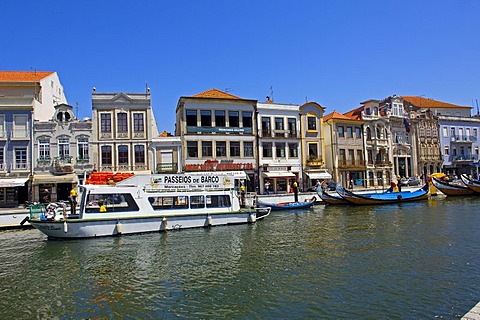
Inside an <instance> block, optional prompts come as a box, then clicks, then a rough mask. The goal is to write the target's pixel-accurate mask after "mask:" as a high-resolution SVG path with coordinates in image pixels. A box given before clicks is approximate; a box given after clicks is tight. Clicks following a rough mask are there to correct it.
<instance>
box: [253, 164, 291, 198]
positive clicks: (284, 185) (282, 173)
mask: <svg viewBox="0 0 480 320" xmlns="http://www.w3.org/2000/svg"><path fill="white" fill-rule="evenodd" d="M272 169H273V170H272ZM283 169H284V170H275V169H274V167H268V168H267V170H268V171H263V172H262V175H261V176H262V179H261V186H260V191H261V193H262V194H269V193H287V192H290V187H291V185H292V184H293V182H294V181H295V180H296V177H297V176H296V174H295V173H293V172H291V171H287V170H286V169H287V168H283Z"/></svg>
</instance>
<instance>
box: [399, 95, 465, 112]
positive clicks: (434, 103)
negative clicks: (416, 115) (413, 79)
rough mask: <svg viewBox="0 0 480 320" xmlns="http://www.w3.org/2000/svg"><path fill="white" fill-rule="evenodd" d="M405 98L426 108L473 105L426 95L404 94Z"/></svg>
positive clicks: (403, 97) (415, 104)
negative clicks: (445, 100) (430, 97)
mask: <svg viewBox="0 0 480 320" xmlns="http://www.w3.org/2000/svg"><path fill="white" fill-rule="evenodd" d="M401 98H402V99H403V100H406V101H408V102H410V103H411V104H413V105H414V106H416V107H419V108H424V109H433V108H457V109H458V108H469V109H472V107H468V106H459V105H456V104H452V103H447V102H442V101H438V100H433V99H429V98H424V97H418V96H402V97H401Z"/></svg>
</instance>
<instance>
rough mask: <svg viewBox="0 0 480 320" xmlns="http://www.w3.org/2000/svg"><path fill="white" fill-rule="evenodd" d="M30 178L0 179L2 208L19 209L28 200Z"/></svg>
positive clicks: (0, 204) (0, 203)
mask: <svg viewBox="0 0 480 320" xmlns="http://www.w3.org/2000/svg"><path fill="white" fill-rule="evenodd" d="M27 181H28V177H25V178H3V179H0V207H17V206H19V205H21V204H24V203H25V201H27V200H28V183H27Z"/></svg>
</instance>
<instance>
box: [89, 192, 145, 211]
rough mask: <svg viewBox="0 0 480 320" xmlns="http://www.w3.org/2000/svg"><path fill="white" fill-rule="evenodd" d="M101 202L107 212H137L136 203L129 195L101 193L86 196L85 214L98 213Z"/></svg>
mask: <svg viewBox="0 0 480 320" xmlns="http://www.w3.org/2000/svg"><path fill="white" fill-rule="evenodd" d="M100 200H101V201H103V204H104V205H105V207H106V208H107V212H102V213H104V214H108V213H109V212H123V211H139V210H140V209H139V208H138V205H137V203H136V202H135V200H134V199H133V197H132V195H131V194H130V193H110V194H108V193H101V194H92V193H89V194H88V196H87V201H86V206H85V212H88V213H100V206H99V204H98V203H99V201H100Z"/></svg>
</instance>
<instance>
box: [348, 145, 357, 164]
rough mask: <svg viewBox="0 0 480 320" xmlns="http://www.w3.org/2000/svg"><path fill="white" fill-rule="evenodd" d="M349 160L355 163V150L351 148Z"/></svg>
mask: <svg viewBox="0 0 480 320" xmlns="http://www.w3.org/2000/svg"><path fill="white" fill-rule="evenodd" d="M347 160H348V161H349V163H350V164H354V163H355V150H351V149H349V150H348V157H347Z"/></svg>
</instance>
